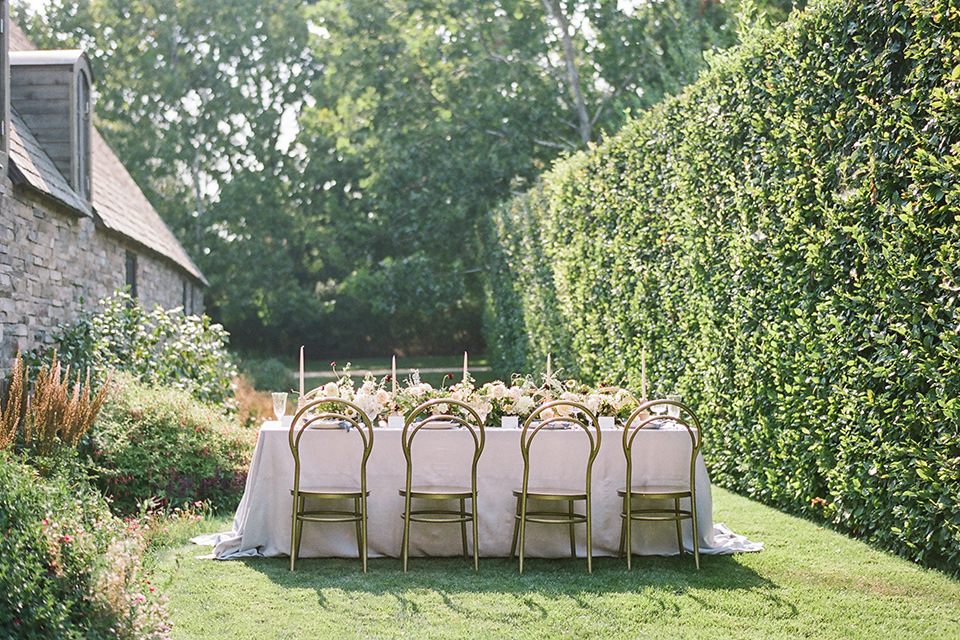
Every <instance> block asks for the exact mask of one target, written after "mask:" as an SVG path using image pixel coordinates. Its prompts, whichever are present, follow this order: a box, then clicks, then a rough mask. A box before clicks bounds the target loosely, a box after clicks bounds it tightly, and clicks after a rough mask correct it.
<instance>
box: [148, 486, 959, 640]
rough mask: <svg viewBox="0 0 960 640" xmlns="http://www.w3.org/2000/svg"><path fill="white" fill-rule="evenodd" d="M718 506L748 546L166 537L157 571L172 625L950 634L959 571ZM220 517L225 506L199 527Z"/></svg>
mask: <svg viewBox="0 0 960 640" xmlns="http://www.w3.org/2000/svg"><path fill="white" fill-rule="evenodd" d="M714 516H715V520H716V521H718V522H725V523H726V524H727V525H728V526H729V527H730V528H731V529H733V530H734V531H736V532H737V533H740V534H743V535H746V536H747V537H749V538H750V539H752V540H757V541H762V542H764V543H765V545H766V550H765V551H763V552H761V553H755V554H741V555H736V556H722V557H704V558H702V569H701V570H700V571H699V572H697V571H696V570H694V568H693V564H692V559H691V558H690V557H689V556H688V557H685V558H679V557H673V558H646V557H645V558H637V559H636V561H635V563H634V568H633V570H632V571H627V569H626V565H625V563H624V562H622V561H618V560H617V559H616V558H600V559H598V560H597V561H596V563H595V566H594V573H593V574H587V573H586V566H585V562H584V561H583V560H582V559H581V560H576V561H575V560H530V561H528V564H525V567H524V573H523V574H522V575H520V574H518V573H517V569H516V565H515V563H513V562H510V561H508V560H505V559H481V567H480V571H479V572H475V571H473V569H472V564H471V563H468V562H467V561H464V560H461V559H459V558H416V559H411V566H410V571H409V572H408V573H403V571H402V570H401V566H400V562H399V560H395V559H375V560H371V562H370V571H369V573H367V574H363V573H361V572H360V570H359V564H358V561H356V560H341V559H306V560H302V561H300V562H298V564H297V571H296V572H294V573H291V572H290V571H289V570H288V561H287V559H285V558H255V559H247V560H243V561H227V562H216V561H211V560H204V559H197V557H196V556H198V555H200V554H204V553H207V551H208V550H207V549H206V548H203V547H197V546H193V545H189V544H185V545H182V546H175V547H173V548H171V550H170V551H169V552H168V554H167V555H166V556H165V557H164V558H162V560H161V562H160V565H159V568H158V569H157V571H156V578H157V581H158V583H159V585H160V587H161V588H162V589H163V591H164V592H165V593H166V594H167V595H168V596H169V597H170V603H169V608H170V610H171V613H172V619H173V621H174V624H175V626H174V633H173V637H174V638H179V639H187V638H189V639H191V640H208V639H209V640H212V639H219V638H224V639H226V638H229V639H231V640H234V639H244V638H250V639H257V640H260V639H265V638H277V639H280V638H307V637H310V638H337V639H340V638H523V639H527V638H529V639H534V638H647V637H655V638H721V637H725V638H865V639H867V638H868V639H881V638H890V639H894V638H895V639H897V640H905V639H908V638H910V639H912V638H938V639H944V638H960V582H957V581H956V580H954V579H951V578H949V577H947V576H945V575H943V574H941V573H938V572H935V571H929V570H924V569H921V568H918V567H916V566H915V565H912V564H910V563H908V562H906V561H904V560H901V559H899V558H896V557H893V556H891V555H889V554H887V553H884V552H881V551H877V550H875V549H873V548H871V547H869V546H868V545H866V544H864V543H862V542H857V541H854V540H851V539H849V538H846V537H845V536H842V535H840V534H838V533H836V532H834V531H831V530H829V529H825V528H821V527H818V526H817V525H815V524H812V523H810V522H807V521H804V520H800V519H797V518H794V517H791V516H787V515H784V514H782V513H780V512H777V511H775V510H772V509H769V508H767V507H763V506H761V505H759V504H757V503H754V502H751V501H749V500H746V499H744V498H742V497H740V496H736V495H734V494H731V493H729V492H726V491H723V490H720V489H715V490H714ZM207 526H208V527H210V528H217V527H220V528H222V529H228V528H229V526H230V525H229V520H228V519H220V520H218V521H214V522H212V523H208V525H207Z"/></svg>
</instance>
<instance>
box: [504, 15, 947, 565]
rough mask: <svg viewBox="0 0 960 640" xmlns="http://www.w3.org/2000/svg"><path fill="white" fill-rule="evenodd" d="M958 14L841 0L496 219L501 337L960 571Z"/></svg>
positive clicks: (747, 468)
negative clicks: (679, 408)
mask: <svg viewBox="0 0 960 640" xmlns="http://www.w3.org/2000/svg"><path fill="white" fill-rule="evenodd" d="M958 98H960V8H958V6H957V5H956V3H954V2H951V1H950V0H923V1H921V0H903V1H901V0H893V1H890V0H881V1H878V2H867V3H861V2H854V1H852V0H826V1H825V2H823V3H822V4H820V5H819V6H816V7H813V8H810V9H808V10H807V11H804V12H802V13H796V14H795V15H794V16H793V17H792V18H791V19H790V21H788V22H787V23H786V24H785V25H784V26H783V27H782V28H780V29H778V30H777V31H775V32H772V33H763V34H756V35H753V36H752V37H750V38H748V41H747V42H746V43H745V44H743V45H742V46H741V47H739V48H738V49H736V50H734V51H732V52H730V53H728V54H725V55H724V56H722V57H721V56H717V57H715V58H713V59H712V60H710V69H709V70H708V71H707V72H706V73H704V74H703V75H702V77H701V78H700V80H699V81H698V82H697V83H696V84H695V85H693V86H691V87H690V88H688V90H686V91H685V92H684V93H683V94H682V95H680V96H678V97H677V98H674V99H670V100H668V101H666V102H665V103H663V104H661V105H660V106H659V107H657V108H655V109H654V110H652V111H649V112H646V113H644V114H642V115H641V116H640V117H639V118H638V119H636V120H634V121H633V122H631V123H630V124H629V125H628V126H627V127H626V128H625V129H624V130H623V131H622V132H621V133H620V134H619V135H618V136H617V137H616V138H614V139H611V140H609V141H608V142H606V143H605V144H604V145H602V146H600V147H599V148H598V149H596V150H594V151H593V152H592V153H589V154H578V155H575V156H572V157H570V158H567V159H565V160H563V161H561V162H559V163H558V164H557V165H555V167H554V168H553V169H552V171H550V172H549V173H547V174H546V175H545V176H543V177H542V179H541V181H540V182H539V184H538V185H537V186H536V187H535V188H533V189H532V190H531V191H530V192H528V193H527V194H525V195H523V196H520V197H518V198H516V199H514V200H512V201H510V202H508V203H506V204H504V205H503V206H501V207H500V208H499V209H497V210H495V211H494V212H492V214H491V215H490V217H489V220H488V228H487V248H488V256H487V258H488V264H489V265H490V267H489V270H490V275H489V282H488V299H489V303H488V304H489V309H488V312H487V317H486V334H487V335H486V339H487V344H488V345H489V349H490V351H491V355H492V356H493V358H494V361H495V364H496V365H497V366H498V367H499V368H501V369H502V370H504V371H510V370H521V371H527V370H539V369H541V368H542V363H543V362H544V360H545V358H546V354H547V353H552V354H553V358H554V362H556V363H557V365H558V366H563V367H564V368H565V370H566V372H567V373H568V374H571V375H574V376H578V377H580V378H582V379H584V380H587V381H590V380H597V379H605V380H614V381H622V382H623V383H624V384H627V385H629V386H631V387H632V388H634V389H638V388H639V383H640V362H641V352H642V350H643V349H646V352H647V369H648V374H647V377H648V380H649V382H650V386H651V388H652V389H653V390H654V392H656V393H673V392H677V393H681V394H683V396H684V397H685V399H686V400H687V401H689V403H690V404H691V406H693V407H696V410H697V411H698V413H699V415H700V417H701V419H702V420H703V422H704V423H705V424H706V425H708V426H707V429H708V433H707V434H706V439H705V446H706V447H707V451H706V455H707V458H708V464H709V466H710V470H711V474H712V477H713V479H714V480H715V481H716V482H718V483H719V484H722V485H725V486H727V487H730V488H733V489H735V490H737V491H740V492H742V493H745V494H747V495H749V496H752V497H754V498H757V499H759V500H762V501H764V502H766V503H768V504H773V505H776V506H779V507H781V508H785V509H787V510H790V511H794V512H798V513H803V514H805V515H811V516H815V517H823V518H825V519H827V520H828V521H830V522H831V523H833V524H834V525H836V526H837V527H839V528H840V529H842V530H845V531H848V532H851V533H853V534H855V535H859V536H862V537H864V538H866V539H869V540H871V541H873V542H875V543H876V544H879V545H881V546H883V547H886V548H889V549H892V550H895V551H897V552H898V553H901V554H902V555H904V556H906V557H909V558H911V559H914V560H916V561H918V562H921V563H923V564H926V565H929V566H936V567H940V568H943V569H946V570H948V571H950V572H953V573H956V572H957V571H958V569H957V567H960V500H958V499H957V496H958V495H960V313H958V309H960V304H958V293H960V184H958V177H957V176H958V170H960V102H958Z"/></svg>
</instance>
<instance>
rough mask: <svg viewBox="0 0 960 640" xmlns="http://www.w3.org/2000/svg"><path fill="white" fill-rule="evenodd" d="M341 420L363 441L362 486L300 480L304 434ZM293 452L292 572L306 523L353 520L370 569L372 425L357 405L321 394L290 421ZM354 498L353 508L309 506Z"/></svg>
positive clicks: (358, 550) (360, 553) (364, 564)
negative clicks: (369, 509)
mask: <svg viewBox="0 0 960 640" xmlns="http://www.w3.org/2000/svg"><path fill="white" fill-rule="evenodd" d="M330 422H339V423H341V424H342V425H343V426H345V427H346V428H347V429H348V430H350V431H354V430H356V432H357V434H359V436H360V439H361V441H362V445H363V450H362V454H361V459H360V478H359V487H339V486H319V485H313V484H308V485H304V484H302V483H301V478H300V476H301V471H302V470H303V468H304V466H305V465H306V464H307V461H306V460H304V455H303V454H304V452H303V451H302V450H301V439H302V438H303V434H304V433H305V432H306V431H307V430H309V429H311V428H314V427H319V426H321V425H327V424H329V423H330ZM289 438H290V451H291V453H292V454H293V489H292V490H291V491H290V493H291V495H292V496H293V519H292V523H291V524H292V531H291V534H290V536H291V537H290V571H293V568H294V564H295V563H296V561H297V556H299V555H300V536H301V534H302V532H303V523H304V522H354V523H356V528H357V553H358V554H359V555H360V559H361V561H362V563H363V570H364V571H366V570H367V496H369V495H370V491H368V490H367V460H368V459H369V458H370V451H371V450H372V449H373V425H372V424H371V423H370V419H369V418H368V417H367V416H366V415H365V414H364V413H363V411H362V410H361V409H360V407H358V406H357V405H355V404H353V403H352V402H349V401H347V400H343V399H341V398H329V397H318V398H317V399H315V400H313V401H312V402H308V403H306V404H304V405H303V406H301V407H300V409H298V410H297V413H296V414H295V415H294V417H293V422H291V423H290V435H289ZM308 499H310V500H312V501H350V500H352V501H353V509H352V510H348V509H343V508H330V509H321V508H319V507H318V508H311V509H308V508H307V503H306V501H307V500H308Z"/></svg>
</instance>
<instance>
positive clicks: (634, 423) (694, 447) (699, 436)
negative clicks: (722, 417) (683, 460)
mask: <svg viewBox="0 0 960 640" xmlns="http://www.w3.org/2000/svg"><path fill="white" fill-rule="evenodd" d="M654 406H656V407H664V408H666V407H677V408H678V409H679V416H677V417H674V416H670V415H667V414H662V415H656V414H652V413H650V408H651V407H654ZM664 421H668V422H671V423H673V424H675V425H678V426H681V427H683V428H684V429H685V430H686V432H687V434H688V435H689V436H690V483H691V485H692V484H693V483H694V481H695V477H696V461H697V456H698V455H699V453H700V447H701V445H702V443H703V429H701V428H700V421H699V420H697V416H696V414H694V413H693V411H692V410H691V409H690V407H688V406H686V405H685V404H683V403H680V402H676V401H674V400H648V401H647V402H643V403H641V404H640V406H639V407H637V408H636V409H634V411H633V413H631V414H630V417H629V418H627V423H626V425H625V426H624V428H623V454H624V456H626V459H627V486H628V487H629V486H630V481H631V479H632V476H633V442H634V440H635V439H636V437H637V434H638V433H640V431H641V430H643V429H647V428H659V427H660V423H662V422H664ZM655 423H656V424H655Z"/></svg>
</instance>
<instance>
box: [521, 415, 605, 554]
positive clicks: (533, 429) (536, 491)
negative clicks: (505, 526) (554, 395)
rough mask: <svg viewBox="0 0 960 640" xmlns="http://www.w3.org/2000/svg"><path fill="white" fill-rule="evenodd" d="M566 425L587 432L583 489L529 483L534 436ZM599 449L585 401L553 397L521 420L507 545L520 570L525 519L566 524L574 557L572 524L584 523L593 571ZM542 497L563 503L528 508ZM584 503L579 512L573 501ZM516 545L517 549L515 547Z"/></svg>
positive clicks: (597, 433) (595, 426)
mask: <svg viewBox="0 0 960 640" xmlns="http://www.w3.org/2000/svg"><path fill="white" fill-rule="evenodd" d="M563 425H567V426H569V427H571V428H573V429H582V430H583V431H584V432H585V433H586V435H587V444H589V446H590V448H589V456H588V458H587V464H586V474H585V478H584V489H583V491H580V490H578V489H560V488H554V487H541V486H536V487H531V486H530V467H531V461H530V447H531V445H532V444H533V440H534V438H536V437H537V434H539V433H540V432H541V431H543V430H544V429H551V428H555V427H558V426H563ZM598 451H600V426H599V424H598V422H597V417H596V416H595V415H594V414H593V413H592V412H591V411H590V410H589V409H588V408H587V407H585V406H584V405H582V404H580V403H578V402H572V401H567V400H554V401H552V402H546V403H544V404H542V405H540V407H538V408H537V409H536V410H535V411H534V412H533V413H532V414H530V417H529V418H527V420H526V421H525V422H524V423H523V431H522V432H521V433H520V453H521V455H522V456H523V485H522V487H521V488H520V489H515V490H514V492H513V495H514V496H516V498H517V515H516V519H515V521H514V526H513V543H512V544H511V546H510V557H511V558H514V557H516V555H517V551H519V556H520V573H523V555H524V543H525V541H526V533H527V529H526V527H527V523H528V522H536V523H539V524H565V525H567V526H568V527H569V530H570V557H572V558H576V557H577V543H576V532H575V529H574V526H575V525H577V524H580V523H585V524H586V529H587V571H588V572H589V573H592V572H593V530H592V528H591V527H592V525H591V522H592V519H591V511H590V486H591V475H592V472H593V461H594V460H595V459H596V457H597V452H598ZM531 500H535V501H544V502H553V503H557V502H560V503H565V504H566V506H567V509H566V510H565V511H563V510H552V509H546V508H545V507H544V509H542V510H531V509H530V501H531ZM579 501H582V502H583V503H584V510H583V512H582V513H578V512H577V511H576V509H575V504H576V503H577V502H579ZM518 546H519V549H518Z"/></svg>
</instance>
